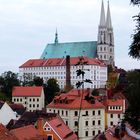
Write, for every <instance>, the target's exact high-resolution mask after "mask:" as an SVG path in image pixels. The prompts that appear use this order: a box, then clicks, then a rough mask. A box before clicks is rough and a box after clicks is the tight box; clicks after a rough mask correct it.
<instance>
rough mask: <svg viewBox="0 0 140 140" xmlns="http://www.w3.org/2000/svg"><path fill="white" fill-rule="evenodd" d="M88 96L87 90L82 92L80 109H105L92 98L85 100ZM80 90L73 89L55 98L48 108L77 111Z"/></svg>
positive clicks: (80, 94)
mask: <svg viewBox="0 0 140 140" xmlns="http://www.w3.org/2000/svg"><path fill="white" fill-rule="evenodd" d="M86 96H89V92H88V90H86V89H85V90H83V100H82V109H93V108H94V109H98V108H105V106H104V105H103V104H102V103H101V102H99V101H98V100H96V99H95V98H93V97H90V98H91V100H90V99H89V100H88V99H86ZM81 97H82V90H77V89H73V90H71V91H69V92H68V93H66V94H61V95H60V96H56V97H55V99H54V100H53V102H51V103H50V104H49V105H48V107H51V108H52V107H53V108H65V109H79V108H80V106H81V105H80V104H81ZM93 100H94V101H93Z"/></svg>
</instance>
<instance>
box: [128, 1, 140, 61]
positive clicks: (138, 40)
mask: <svg viewBox="0 0 140 140" xmlns="http://www.w3.org/2000/svg"><path fill="white" fill-rule="evenodd" d="M131 3H133V5H138V6H139V5H140V0H131ZM133 18H134V20H135V21H136V29H135V33H134V34H133V35H132V43H131V45H130V46H129V53H128V54H129V56H131V57H133V58H134V59H140V13H138V15H136V16H134V17H133Z"/></svg>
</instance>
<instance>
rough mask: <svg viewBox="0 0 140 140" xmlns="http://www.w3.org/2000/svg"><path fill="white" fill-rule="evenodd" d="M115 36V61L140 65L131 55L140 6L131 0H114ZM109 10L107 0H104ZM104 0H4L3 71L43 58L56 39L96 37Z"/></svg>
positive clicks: (0, 19) (0, 5) (0, 30)
mask: <svg viewBox="0 0 140 140" xmlns="http://www.w3.org/2000/svg"><path fill="white" fill-rule="evenodd" d="M109 3H110V10H111V17H112V25H113V30H114V39H115V64H116V66H118V67H119V68H124V69H126V70H131V69H136V68H140V60H139V61H137V60H134V59H132V58H130V57H129V56H128V48H129V45H130V44H131V42H132V38H131V36H132V34H133V33H134V29H135V21H134V20H133V19H132V17H133V16H134V15H136V14H137V13H138V12H139V10H140V9H139V7H137V6H135V7H134V6H133V5H130V0H110V1H109ZM104 6H105V11H107V0H104ZM100 11H101V0H0V74H1V73H3V72H5V71H9V70H11V71H13V72H18V71H19V66H20V65H22V64H23V63H24V62H26V61H27V60H29V59H34V58H37V59H38V58H40V56H41V54H42V52H43V50H44V48H45V46H46V45H47V44H48V43H53V42H54V37H55V31H56V28H57V31H58V39H59V42H75V41H76V42H78V41H96V40H97V33H98V25H99V20H100Z"/></svg>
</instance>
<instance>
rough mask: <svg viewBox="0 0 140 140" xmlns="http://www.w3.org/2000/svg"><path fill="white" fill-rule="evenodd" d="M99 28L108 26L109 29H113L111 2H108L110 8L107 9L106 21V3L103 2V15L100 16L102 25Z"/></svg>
mask: <svg viewBox="0 0 140 140" xmlns="http://www.w3.org/2000/svg"><path fill="white" fill-rule="evenodd" d="M99 26H101V27H105V26H106V27H107V28H112V23H111V14H110V7H109V1H108V8H107V16H106V19H105V10H104V2H103V0H102V6H101V15H100V25H99Z"/></svg>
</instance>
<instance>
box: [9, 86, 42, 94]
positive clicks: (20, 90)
mask: <svg viewBox="0 0 140 140" xmlns="http://www.w3.org/2000/svg"><path fill="white" fill-rule="evenodd" d="M42 90H43V87H42V86H32V87H23V86H18V87H16V86H15V87H14V88H13V90H12V97H40V96H41V93H42Z"/></svg>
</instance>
